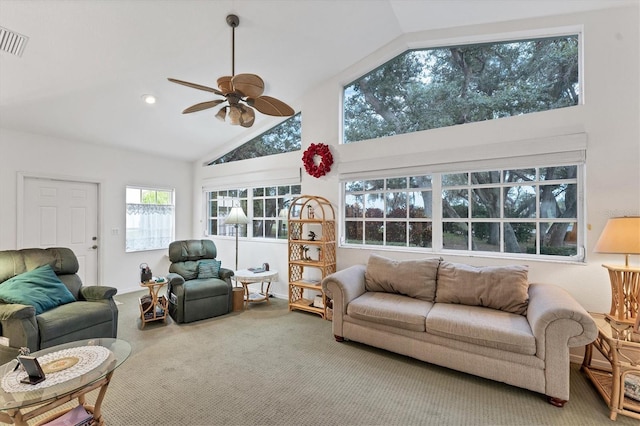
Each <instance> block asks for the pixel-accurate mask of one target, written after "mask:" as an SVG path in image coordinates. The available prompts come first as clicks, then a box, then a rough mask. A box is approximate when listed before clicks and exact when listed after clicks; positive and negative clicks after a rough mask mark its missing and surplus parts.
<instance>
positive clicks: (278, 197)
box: [203, 183, 302, 241]
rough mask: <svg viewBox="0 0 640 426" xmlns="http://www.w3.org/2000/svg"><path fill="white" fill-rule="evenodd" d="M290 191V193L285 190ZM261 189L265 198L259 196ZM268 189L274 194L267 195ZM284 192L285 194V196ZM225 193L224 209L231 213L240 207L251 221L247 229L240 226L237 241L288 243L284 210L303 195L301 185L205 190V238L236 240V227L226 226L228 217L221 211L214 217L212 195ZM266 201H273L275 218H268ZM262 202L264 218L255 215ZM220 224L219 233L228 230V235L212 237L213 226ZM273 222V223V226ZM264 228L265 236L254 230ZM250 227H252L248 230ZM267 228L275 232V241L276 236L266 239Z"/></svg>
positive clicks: (218, 226)
mask: <svg viewBox="0 0 640 426" xmlns="http://www.w3.org/2000/svg"><path fill="white" fill-rule="evenodd" d="M285 188H287V190H285ZM260 189H262V194H263V195H256V194H257V193H259V190H260ZM267 189H274V190H275V194H272V193H269V194H267V192H268V191H267ZM296 190H297V191H298V193H296V194H294V193H292V192H294V191H296ZM283 191H284V193H283ZM214 192H215V193H219V192H226V193H227V197H228V202H227V204H226V205H225V206H223V207H224V208H226V209H227V210H230V209H231V207H232V206H235V205H237V204H239V205H240V206H241V207H242V209H243V211H244V212H245V214H246V216H247V218H248V219H249V223H248V224H247V225H239V226H238V238H246V239H255V240H257V241H286V240H287V234H286V233H285V231H286V229H287V227H286V222H287V220H286V219H287V218H286V216H282V215H281V213H282V209H283V208H285V204H287V205H288V203H289V202H290V200H292V199H294V198H296V197H298V196H300V195H301V194H302V187H301V185H300V183H292V184H275V185H265V186H247V187H243V188H235V189H226V190H223V189H220V190H216V189H211V188H205V189H203V199H204V209H205V218H206V223H207V225H206V228H205V230H204V233H205V236H206V237H209V238H211V237H222V238H228V237H234V236H235V225H224V224H223V221H224V218H225V217H226V214H224V215H220V209H219V207H218V216H216V217H215V218H214V217H213V216H211V214H210V212H211V202H212V200H211V196H210V194H212V193H214ZM230 192H235V193H236V194H243V195H244V196H243V197H236V198H234V197H233V196H230V195H228V194H229V193H230ZM267 200H274V202H275V205H276V216H268V215H265V214H264V212H265V204H266V201H267ZM260 201H262V203H263V204H262V205H263V211H262V214H261V215H256V214H255V213H256V212H255V211H254V210H255V203H256V202H260ZM212 221H217V229H218V230H226V233H225V234H222V233H216V234H212V233H211V222H212ZM270 222H274V223H270ZM258 223H259V224H261V225H262V226H261V227H260V229H262V231H263V232H262V235H255V230H256V229H257V227H258V226H259V224H258ZM249 225H251V226H249ZM267 226H271V228H272V229H274V232H275V237H273V236H265V233H266V230H267Z"/></svg>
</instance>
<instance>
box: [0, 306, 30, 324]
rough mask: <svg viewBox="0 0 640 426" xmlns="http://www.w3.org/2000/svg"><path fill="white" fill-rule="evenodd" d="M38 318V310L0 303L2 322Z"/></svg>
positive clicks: (0, 318)
mask: <svg viewBox="0 0 640 426" xmlns="http://www.w3.org/2000/svg"><path fill="white" fill-rule="evenodd" d="M35 316H36V308H34V307H33V306H30V305H20V304H17V303H7V304H5V303H0V321H2V320H10V319H24V318H32V317H35Z"/></svg>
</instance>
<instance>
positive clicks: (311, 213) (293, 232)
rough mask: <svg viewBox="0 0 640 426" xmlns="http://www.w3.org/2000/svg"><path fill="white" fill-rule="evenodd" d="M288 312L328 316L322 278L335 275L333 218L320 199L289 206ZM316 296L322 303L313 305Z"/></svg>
mask: <svg viewBox="0 0 640 426" xmlns="http://www.w3.org/2000/svg"><path fill="white" fill-rule="evenodd" d="M288 226H289V310H290V311H291V310H294V309H297V310H301V311H306V312H313V313H315V314H318V315H320V316H321V317H322V318H325V319H331V318H330V315H327V305H328V302H329V301H328V299H327V296H326V294H325V293H324V291H322V286H321V282H322V279H323V278H324V277H326V276H327V275H329V274H332V273H334V272H335V271H336V216H335V210H334V209H333V206H332V205H331V203H330V202H329V201H328V200H327V199H326V198H323V197H319V196H315V195H301V196H299V197H298V198H296V199H294V200H293V201H292V202H291V205H290V206H289V216H288ZM316 296H319V297H321V298H322V303H321V304H320V306H318V303H314V299H315V298H316Z"/></svg>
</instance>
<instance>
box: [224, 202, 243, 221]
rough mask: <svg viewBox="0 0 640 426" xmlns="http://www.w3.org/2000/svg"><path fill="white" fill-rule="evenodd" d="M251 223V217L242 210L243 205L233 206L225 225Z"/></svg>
mask: <svg viewBox="0 0 640 426" xmlns="http://www.w3.org/2000/svg"><path fill="white" fill-rule="evenodd" d="M247 223H249V219H248V218H247V216H246V215H245V214H244V211H242V207H239V206H236V207H232V208H231V211H230V212H229V215H228V216H227V217H226V218H225V219H224V224H225V225H244V224H247Z"/></svg>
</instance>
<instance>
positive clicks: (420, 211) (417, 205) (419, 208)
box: [409, 191, 433, 218]
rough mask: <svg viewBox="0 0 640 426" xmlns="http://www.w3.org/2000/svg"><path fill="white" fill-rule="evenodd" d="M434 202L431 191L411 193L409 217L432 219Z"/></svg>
mask: <svg viewBox="0 0 640 426" xmlns="http://www.w3.org/2000/svg"><path fill="white" fill-rule="evenodd" d="M432 202H433V193H432V192H431V191H422V192H410V193H409V217H411V218H430V217H432V215H431V210H432V207H431V206H432Z"/></svg>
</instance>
